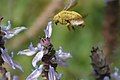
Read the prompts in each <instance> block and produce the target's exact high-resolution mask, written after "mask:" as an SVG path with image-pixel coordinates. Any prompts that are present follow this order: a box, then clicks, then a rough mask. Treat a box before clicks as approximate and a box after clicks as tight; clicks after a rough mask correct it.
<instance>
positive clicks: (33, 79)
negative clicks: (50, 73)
mask: <svg viewBox="0 0 120 80" xmlns="http://www.w3.org/2000/svg"><path fill="white" fill-rule="evenodd" d="M42 71H43V65H40V66H39V68H37V69H35V70H34V71H33V72H32V73H31V74H30V75H29V76H28V77H27V78H26V80H37V78H38V77H39V76H40V75H41V73H42Z"/></svg>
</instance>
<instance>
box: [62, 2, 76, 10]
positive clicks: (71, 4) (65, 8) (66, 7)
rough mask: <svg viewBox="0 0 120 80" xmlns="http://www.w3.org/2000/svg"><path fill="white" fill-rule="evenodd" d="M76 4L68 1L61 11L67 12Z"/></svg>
mask: <svg viewBox="0 0 120 80" xmlns="http://www.w3.org/2000/svg"><path fill="white" fill-rule="evenodd" d="M76 4H77V1H76V0H68V2H67V3H66V5H65V7H64V9H63V10H68V9H70V8H71V7H74V6H75V5H76Z"/></svg>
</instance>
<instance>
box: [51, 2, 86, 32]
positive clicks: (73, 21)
mask: <svg viewBox="0 0 120 80" xmlns="http://www.w3.org/2000/svg"><path fill="white" fill-rule="evenodd" d="M76 3H77V2H76V1H75V0H69V2H68V4H66V6H65V7H64V9H63V10H62V11H60V12H59V13H58V14H56V15H55V16H54V17H53V21H54V23H55V24H56V25H57V23H60V24H62V25H66V26H67V27H68V29H69V30H70V28H71V27H72V29H73V30H75V28H74V27H75V26H82V27H83V26H84V20H83V16H82V15H80V14H79V13H77V12H75V11H68V9H69V8H71V7H72V6H74V5H76Z"/></svg>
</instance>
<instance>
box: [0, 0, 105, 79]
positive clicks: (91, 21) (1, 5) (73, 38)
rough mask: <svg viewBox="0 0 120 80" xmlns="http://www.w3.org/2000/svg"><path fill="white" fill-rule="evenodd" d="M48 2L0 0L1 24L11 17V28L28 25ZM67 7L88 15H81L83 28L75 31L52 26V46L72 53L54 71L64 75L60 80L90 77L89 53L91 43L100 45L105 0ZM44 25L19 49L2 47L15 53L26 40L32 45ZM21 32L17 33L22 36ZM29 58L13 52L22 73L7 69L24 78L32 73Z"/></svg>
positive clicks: (43, 0) (26, 45) (86, 0)
mask: <svg viewBox="0 0 120 80" xmlns="http://www.w3.org/2000/svg"><path fill="white" fill-rule="evenodd" d="M51 2H52V1H51V0H0V15H1V16H4V20H3V22H2V24H6V23H7V21H8V20H11V21H12V25H13V27H16V26H22V25H24V26H26V27H27V28H30V26H32V24H33V23H34V21H35V20H36V19H37V17H38V16H39V15H40V14H41V13H42V12H44V9H45V8H46V7H47V6H48V5H49V4H50V3H51ZM60 10H62V8H61V9H58V11H56V14H57V12H59V11H60ZM71 10H74V11H76V12H78V13H81V14H88V16H87V17H86V18H85V27H84V28H80V29H77V30H76V31H68V29H67V27H64V25H60V24H58V25H55V24H54V25H53V34H52V38H51V39H52V43H53V45H54V48H55V49H58V48H59V46H62V47H63V49H64V51H66V52H70V53H71V54H72V58H71V59H70V60H69V66H68V67H66V68H63V67H59V68H58V71H59V72H60V73H63V74H64V75H63V78H62V80H78V79H84V80H94V79H93V78H92V67H91V65H90V63H91V61H90V57H89V56H90V54H91V52H90V51H91V48H92V46H97V45H99V46H100V47H102V46H103V44H104V38H103V34H102V30H103V20H104V10H105V2H104V0H78V4H77V5H76V6H75V7H73V8H71ZM6 25H7V24H6ZM46 25H47V23H46ZM46 25H44V26H41V27H42V28H41V30H40V31H39V33H38V34H37V35H36V36H35V37H34V38H30V39H29V40H27V42H25V43H23V45H21V46H19V48H14V49H13V48H12V47H10V46H11V45H7V44H6V47H7V48H8V50H9V51H14V52H15V53H17V52H18V51H19V50H22V49H26V48H27V47H28V46H29V44H30V42H33V44H34V45H36V44H37V42H38V41H39V38H40V37H42V36H43V35H44V31H43V29H44V28H45V27H46ZM24 32H25V31H24ZM24 32H23V33H20V34H19V35H18V36H21V35H24ZM15 38H17V37H15ZM11 40H12V39H11ZM19 41H21V39H19ZM14 44H16V43H14ZM33 57H34V56H32V57H27V56H21V55H17V54H15V56H14V60H15V61H17V62H19V63H20V64H21V65H22V66H23V69H24V73H21V72H20V71H18V70H14V71H13V70H12V69H11V68H9V70H10V71H11V73H12V74H16V75H18V76H20V80H25V78H26V77H27V76H28V75H29V74H30V73H31V72H32V69H34V68H33V67H32V65H31V61H32V58H33Z"/></svg>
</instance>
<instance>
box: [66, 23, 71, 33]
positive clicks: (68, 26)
mask: <svg viewBox="0 0 120 80" xmlns="http://www.w3.org/2000/svg"><path fill="white" fill-rule="evenodd" d="M67 28H68V30H69V31H71V30H70V23H67Z"/></svg>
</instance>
